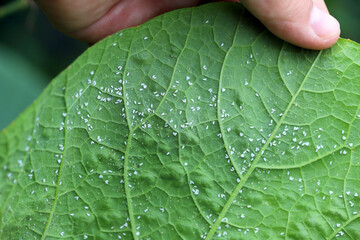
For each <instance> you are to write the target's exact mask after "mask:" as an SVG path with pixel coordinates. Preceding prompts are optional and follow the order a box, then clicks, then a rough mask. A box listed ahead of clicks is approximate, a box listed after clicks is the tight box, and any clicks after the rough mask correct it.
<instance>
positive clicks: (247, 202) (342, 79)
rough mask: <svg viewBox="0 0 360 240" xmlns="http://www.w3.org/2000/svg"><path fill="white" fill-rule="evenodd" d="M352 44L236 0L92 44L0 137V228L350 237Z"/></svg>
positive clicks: (163, 235)
mask: <svg viewBox="0 0 360 240" xmlns="http://www.w3.org/2000/svg"><path fill="white" fill-rule="evenodd" d="M359 49H360V48H359V46H358V44H356V43H353V42H351V41H347V40H339V42H338V43H337V44H336V45H335V46H334V47H332V48H330V49H328V50H324V51H320V52H318V51H309V50H303V49H299V48H296V47H294V46H291V45H289V44H287V43H284V42H282V41H280V40H278V39H277V38H275V37H274V36H272V35H271V34H270V33H269V32H268V31H266V30H264V28H263V27H262V26H260V24H259V23H258V22H257V21H256V20H254V18H253V17H251V16H250V14H249V13H247V12H246V11H244V9H243V8H242V7H241V6H240V5H238V4H230V3H217V4H210V5H204V6H201V7H198V8H192V9H182V10H178V11H174V12H171V13H168V14H165V15H162V16H160V17H157V18H155V19H153V20H151V21H149V22H148V23H146V24H144V25H142V26H140V27H137V28H131V29H127V30H124V31H122V32H120V33H117V34H114V35H113V36H111V37H109V38H107V39H105V40H103V41H101V42H100V43H98V44H96V45H95V46H93V47H91V48H90V49H89V50H88V51H86V52H85V53H84V54H83V55H82V56H81V57H80V58H79V59H77V60H76V61H75V62H74V63H73V64H72V65H71V66H70V67H69V68H68V69H66V70H65V71H64V72H62V73H61V74H60V75H59V76H58V77H57V78H56V79H54V80H53V82H52V83H51V84H50V85H49V86H48V87H47V89H46V90H45V91H44V92H43V93H42V94H41V96H40V97H39V99H38V100H37V101H36V102H35V103H34V104H33V105H32V106H31V107H30V108H28V109H27V111H25V112H24V113H23V114H22V115H21V116H20V117H19V118H18V119H17V120H16V121H15V122H14V123H13V124H12V125H11V126H9V127H8V128H7V129H6V130H5V131H3V132H2V133H1V135H0V166H1V169H2V170H1V171H0V217H1V222H0V224H1V225H0V229H1V232H0V238H1V239H57V238H65V239H284V238H287V239H332V238H335V237H336V236H342V238H343V239H359V238H360V233H359V231H358V229H360V219H359V216H360V215H359V212H360V200H359V197H358V193H360V151H359V144H360V139H359V137H358V136H359V134H360V118H359V103H360V82H359V80H358V79H359V75H360V67H359V63H360V57H359Z"/></svg>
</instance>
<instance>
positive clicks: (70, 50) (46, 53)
mask: <svg viewBox="0 0 360 240" xmlns="http://www.w3.org/2000/svg"><path fill="white" fill-rule="evenodd" d="M16 1H18V0H0V113H1V114H0V129H3V128H4V127H6V126H7V125H8V124H10V122H11V121H12V120H14V119H15V118H16V116H17V115H18V114H19V113H21V112H22V111H23V110H24V109H25V108H26V107H27V106H29V105H30V104H31V103H32V101H33V100H34V99H35V98H36V97H37V96H38V95H39V94H40V93H41V91H42V90H43V89H44V87H45V86H46V85H47V84H48V83H49V82H50V81H51V79H53V78H54V77H55V76H56V75H57V74H59V73H60V72H61V71H62V70H63V69H65V68H66V66H68V65H69V64H70V63H71V62H72V61H74V60H75V58H76V57H77V56H79V55H80V54H81V53H82V52H83V51H85V50H86V48H87V45H86V44H84V43H81V42H79V41H76V40H74V39H71V38H69V37H66V36H64V35H63V34H61V33H59V32H57V31H56V30H54V29H53V28H52V26H51V25H50V24H49V22H48V21H47V19H46V18H45V16H44V14H43V13H42V12H41V11H40V10H39V9H38V8H37V7H36V5H35V4H33V3H31V2H29V3H27V4H25V6H24V7H23V8H21V10H17V11H14V12H13V13H11V14H7V15H5V16H4V15H3V11H2V9H4V6H9V5H8V4H9V3H13V2H16ZM49 1H51V0H49ZM23 2H25V0H23ZM326 3H327V5H328V8H329V10H330V13H331V14H332V15H333V16H335V17H336V18H337V19H338V20H339V22H340V24H341V29H342V34H341V36H342V37H343V38H350V39H352V40H354V41H357V42H360V28H358V26H359V24H360V5H358V4H359V3H360V2H359V0H326Z"/></svg>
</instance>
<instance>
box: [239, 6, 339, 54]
mask: <svg viewBox="0 0 360 240" xmlns="http://www.w3.org/2000/svg"><path fill="white" fill-rule="evenodd" d="M241 2H242V3H243V4H244V5H245V7H246V8H247V9H248V10H249V11H250V12H252V13H253V14H254V15H255V16H256V17H257V18H258V19H259V20H260V21H261V22H262V23H263V24H264V25H265V26H266V27H267V28H268V29H269V30H270V31H271V32H272V33H274V34H275V35H277V36H278V37H280V38H282V39H283V40H285V41H287V42H290V43H292V44H294V45H297V46H300V47H304V48H309V49H324V48H328V47H330V46H332V45H333V44H334V43H335V42H336V41H337V39H338V38H339V36H340V25H339V22H338V21H337V20H336V19H335V18H334V17H332V16H331V15H329V14H328V11H327V8H326V5H325V3H324V1H323V0H314V1H313V0H242V1H241Z"/></svg>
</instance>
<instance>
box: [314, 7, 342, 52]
mask: <svg viewBox="0 0 360 240" xmlns="http://www.w3.org/2000/svg"><path fill="white" fill-rule="evenodd" d="M310 25H311V28H312V30H313V32H314V33H315V34H316V36H317V37H318V38H319V40H318V41H319V42H320V43H321V42H323V44H324V46H325V48H326V47H330V46H331V45H333V44H334V43H335V42H336V41H337V39H338V38H339V36H340V24H339V22H338V21H337V20H336V19H335V18H334V17H333V16H331V15H330V14H328V13H327V12H324V11H322V10H321V9H319V8H318V7H316V6H315V5H314V6H313V8H312V11H311V15H310Z"/></svg>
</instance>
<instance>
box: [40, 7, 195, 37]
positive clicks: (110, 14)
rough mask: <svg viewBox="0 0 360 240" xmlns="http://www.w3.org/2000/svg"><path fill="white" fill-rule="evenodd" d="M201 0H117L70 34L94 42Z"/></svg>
mask: <svg viewBox="0 0 360 240" xmlns="http://www.w3.org/2000/svg"><path fill="white" fill-rule="evenodd" d="M45 1H47V0H45ZM95 1H96V0H95ZM199 2H200V0H171V1H169V0H122V1H117V3H116V4H114V5H113V6H112V7H111V9H110V10H108V11H107V12H106V13H105V14H103V16H102V17H101V18H99V19H98V20H97V21H95V22H94V23H92V24H91V25H89V26H88V27H85V28H83V29H81V30H78V31H74V32H72V33H70V35H71V36H73V37H75V38H77V39H80V40H83V41H86V42H88V43H94V42H97V41H99V40H100V39H102V38H104V37H106V36H108V35H110V34H112V33H115V32H117V31H119V30H121V29H124V28H128V27H133V26H137V25H140V24H142V23H144V22H145V21H147V20H150V19H151V18H153V17H155V16H157V15H159V14H162V13H164V12H167V11H171V10H173V9H177V8H183V7H190V6H195V5H197V4H198V3H199Z"/></svg>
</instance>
